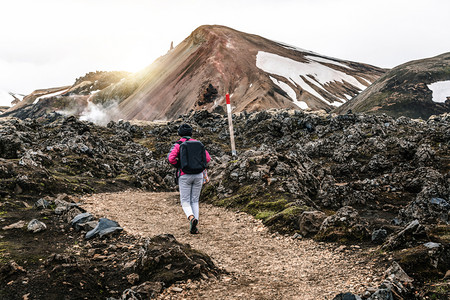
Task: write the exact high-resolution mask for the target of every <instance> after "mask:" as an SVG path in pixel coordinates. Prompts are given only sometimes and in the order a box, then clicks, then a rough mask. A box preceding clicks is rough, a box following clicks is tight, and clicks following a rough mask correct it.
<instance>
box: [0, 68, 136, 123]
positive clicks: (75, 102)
mask: <svg viewBox="0 0 450 300" xmlns="http://www.w3.org/2000/svg"><path fill="white" fill-rule="evenodd" d="M129 75H130V73H128V72H123V71H122V72H119V71H114V72H104V71H96V72H89V73H87V74H85V75H84V76H81V77H79V78H77V79H76V80H75V83H74V84H73V85H71V86H70V85H69V86H62V87H55V88H45V89H38V90H35V91H33V92H32V93H31V94H29V95H27V96H25V97H23V99H19V98H18V97H17V96H16V95H13V94H11V93H10V94H11V96H13V97H14V99H15V100H14V102H15V103H14V106H12V107H10V108H8V109H6V111H4V113H3V114H2V115H1V116H2V117H6V116H10V117H18V118H21V119H26V118H39V117H42V116H44V115H46V114H48V113H50V112H53V111H60V112H65V113H66V114H74V115H80V114H82V113H83V112H84V111H85V109H86V107H87V106H88V102H89V99H90V98H91V97H92V95H94V94H95V93H97V92H99V91H100V90H102V89H105V88H106V87H108V86H110V85H112V84H114V83H117V82H119V81H120V80H122V79H123V78H126V77H127V76H129Z"/></svg>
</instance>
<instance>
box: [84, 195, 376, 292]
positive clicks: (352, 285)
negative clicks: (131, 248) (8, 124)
mask: <svg viewBox="0 0 450 300" xmlns="http://www.w3.org/2000/svg"><path fill="white" fill-rule="evenodd" d="M178 197H179V196H178V193H145V192H136V191H127V192H123V193H106V194H94V195H91V196H86V197H84V198H82V203H83V207H84V208H85V209H86V210H87V211H89V212H91V213H93V214H94V215H96V216H97V217H108V218H111V219H113V220H116V221H118V222H119V224H120V225H121V226H122V227H123V228H124V229H125V231H127V232H128V233H130V234H133V235H138V236H144V237H151V236H154V235H158V234H163V233H170V234H173V235H174V236H175V237H176V238H177V240H178V241H180V242H182V243H188V244H190V245H191V246H192V247H193V248H195V249H197V250H201V251H203V252H205V253H207V254H208V255H209V256H211V258H212V259H213V261H214V262H215V263H216V265H217V266H218V267H220V268H223V269H225V270H226V271H228V272H229V274H228V275H224V276H222V277H221V278H209V279H207V278H205V279H204V280H201V281H193V282H191V281H189V282H187V283H180V284H177V285H176V288H174V287H171V288H169V289H167V290H166V291H165V292H164V293H163V294H162V295H161V296H160V299H333V297H334V296H336V295H337V294H338V293H341V292H354V293H362V292H363V291H364V290H365V289H366V288H367V287H370V286H378V284H379V282H378V279H379V278H381V276H382V272H381V270H380V269H377V267H375V262H374V261H372V260H371V259H370V258H369V257H370V256H369V253H368V251H367V250H362V249H360V248H358V247H357V246H356V247H355V246H354V247H345V246H337V245H333V244H325V243H317V242H315V241H312V240H294V239H292V238H291V237H287V236H281V235H278V234H272V233H270V232H269V231H268V230H267V228H266V227H264V226H263V225H262V223H261V222H260V221H259V220H255V219H254V218H253V217H251V216H249V215H247V214H245V213H240V212H233V211H230V210H226V209H223V208H219V207H215V206H211V205H208V204H204V203H200V223H199V226H198V228H199V230H200V234H198V235H191V234H189V232H188V229H189V224H188V221H187V220H186V218H185V216H184V214H183V211H182V209H181V206H180V205H179V199H178ZM181 289H182V291H181Z"/></svg>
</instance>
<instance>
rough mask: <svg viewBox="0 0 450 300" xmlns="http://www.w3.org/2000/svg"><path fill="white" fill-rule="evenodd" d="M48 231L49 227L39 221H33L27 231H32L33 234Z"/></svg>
mask: <svg viewBox="0 0 450 300" xmlns="http://www.w3.org/2000/svg"><path fill="white" fill-rule="evenodd" d="M45 229H47V225H45V224H44V223H42V222H41V221H38V220H37V219H33V220H31V221H30V223H28V226H27V230H28V231H32V232H33V233H38V232H41V231H44V230H45Z"/></svg>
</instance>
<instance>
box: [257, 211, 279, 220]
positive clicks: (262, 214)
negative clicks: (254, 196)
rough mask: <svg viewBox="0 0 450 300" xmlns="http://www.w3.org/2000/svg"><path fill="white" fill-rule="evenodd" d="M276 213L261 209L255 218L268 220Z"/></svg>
mask: <svg viewBox="0 0 450 300" xmlns="http://www.w3.org/2000/svg"><path fill="white" fill-rule="evenodd" d="M274 214H275V212H273V211H261V212H259V213H257V214H256V216H255V218H256V219H259V220H266V219H268V218H270V217H272V216H273V215H274Z"/></svg>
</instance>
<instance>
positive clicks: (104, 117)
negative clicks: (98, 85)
mask: <svg viewBox="0 0 450 300" xmlns="http://www.w3.org/2000/svg"><path fill="white" fill-rule="evenodd" d="M118 115H119V101H109V102H107V103H105V104H100V103H99V104H95V103H93V102H88V105H87V106H86V108H85V109H84V110H83V112H82V113H81V114H80V120H82V121H89V122H93V123H95V124H97V125H101V126H106V125H107V124H108V122H109V121H111V120H115V119H117V117H118Z"/></svg>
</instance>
